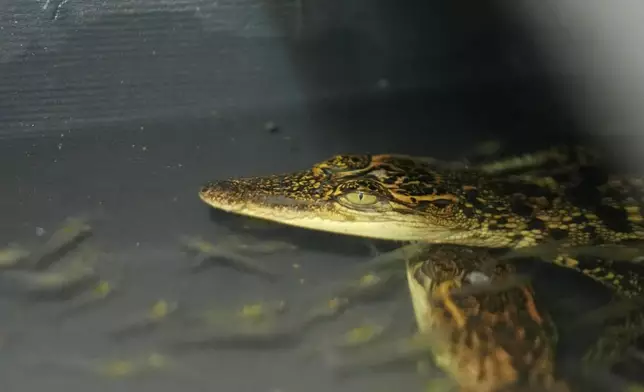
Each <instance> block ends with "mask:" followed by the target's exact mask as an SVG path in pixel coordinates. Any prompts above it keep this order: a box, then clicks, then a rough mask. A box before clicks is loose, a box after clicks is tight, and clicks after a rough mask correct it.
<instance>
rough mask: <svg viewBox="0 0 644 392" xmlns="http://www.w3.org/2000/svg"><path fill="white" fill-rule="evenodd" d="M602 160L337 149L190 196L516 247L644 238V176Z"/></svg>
mask: <svg viewBox="0 0 644 392" xmlns="http://www.w3.org/2000/svg"><path fill="white" fill-rule="evenodd" d="M602 163H603V162H601V160H600V159H599V158H597V157H596V156H594V155H592V154H590V153H586V150H584V149H581V148H580V149H569V150H566V149H552V150H548V151H546V152H539V153H535V154H532V155H526V156H524V157H520V158H516V159H510V160H507V161H499V162H494V163H491V164H487V165H481V166H478V167H467V166H465V165H457V164H449V163H446V162H441V161H437V160H433V159H429V158H419V157H411V156H404V155H338V156H335V157H333V158H331V159H329V160H326V161H324V162H320V163H317V164H315V165H313V167H312V168H310V169H308V170H302V171H299V172H294V173H287V174H283V175H271V176H265V177H252V178H239V179H230V180H222V181H213V182H210V183H208V184H206V185H205V186H203V187H202V189H201V190H200V192H199V196H200V197H201V199H202V200H203V201H204V202H206V203H207V204H209V205H210V206H212V207H215V208H217V209H220V210H224V211H229V212H233V213H237V214H241V215H245V216H249V217H255V218H262V219H266V220H271V221H275V222H279V223H283V224H288V225H292V226H298V227H303V228H308V229H315V230H322V231H328V232H334V233H339V234H346V235H353V236H362V237H370V238H378V239H387V240H397V241H423V242H427V243H435V244H455V245H464V246H480V247H487V248H514V249H518V248H528V247H533V246H536V245H539V244H546V243H552V242H556V243H557V244H559V245H561V246H579V245H598V244H619V243H626V242H629V241H637V240H642V239H644V215H643V214H642V208H643V207H644V199H643V197H644V192H643V190H644V180H643V179H641V178H631V177H628V176H622V175H618V174H615V173H613V172H611V171H610V170H606V169H605V168H604V167H603V166H602ZM526 167H528V169H530V170H526ZM515 169H516V170H515ZM553 261H554V262H555V263H557V264H559V265H561V266H564V267H568V268H572V269H575V270H577V271H580V272H582V273H583V274H585V275H587V276H589V277H591V278H593V279H595V280H597V281H599V282H601V283H603V284H604V285H606V286H608V287H610V288H611V289H617V290H618V291H620V292H622V293H625V294H627V295H628V296H632V295H634V294H639V293H641V292H642V287H640V282H639V281H638V280H637V279H635V278H633V276H632V275H630V274H618V273H616V272H615V271H613V270H612V267H611V266H610V265H608V264H602V263H601V261H600V260H597V259H593V258H590V259H588V260H583V261H580V260H577V259H572V258H570V257H565V253H561V255H560V256H559V257H557V258H556V259H555V260H553Z"/></svg>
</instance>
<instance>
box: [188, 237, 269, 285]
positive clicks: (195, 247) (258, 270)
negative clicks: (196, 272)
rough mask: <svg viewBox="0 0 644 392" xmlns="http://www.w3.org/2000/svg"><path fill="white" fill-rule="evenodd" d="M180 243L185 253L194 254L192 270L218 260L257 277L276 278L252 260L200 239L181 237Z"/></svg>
mask: <svg viewBox="0 0 644 392" xmlns="http://www.w3.org/2000/svg"><path fill="white" fill-rule="evenodd" d="M180 242H181V244H182V246H183V247H184V249H186V251H188V252H190V253H193V254H195V257H196V260H197V262H196V264H195V265H194V266H193V269H200V268H203V266H204V264H205V263H206V262H212V261H215V260H218V261H222V262H223V263H224V264H226V265H228V266H230V267H232V268H235V269H237V270H240V271H243V272H248V273H252V274H256V275H259V276H261V277H263V278H266V279H268V280H274V279H276V278H277V277H278V275H277V274H276V273H274V272H272V271H270V270H268V269H266V268H264V267H263V266H261V265H260V264H258V263H257V262H255V261H254V260H253V259H251V258H249V257H247V256H244V255H242V254H239V253H238V252H235V251H232V250H229V249H227V248H226V247H223V246H219V245H214V244H212V243H210V242H207V241H204V240H202V239H201V238H198V237H187V236H183V237H181V239H180Z"/></svg>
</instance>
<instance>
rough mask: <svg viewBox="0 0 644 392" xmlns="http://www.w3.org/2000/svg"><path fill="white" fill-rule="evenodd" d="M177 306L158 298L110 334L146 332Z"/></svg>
mask: <svg viewBox="0 0 644 392" xmlns="http://www.w3.org/2000/svg"><path fill="white" fill-rule="evenodd" d="M178 308H179V305H178V303H177V302H168V301H166V300H163V299H161V300H158V301H156V302H155V303H154V304H153V305H152V307H150V309H149V310H148V311H147V313H146V314H145V315H143V316H142V317H141V316H139V317H136V318H135V319H134V320H132V321H130V322H127V323H126V324H125V325H124V326H123V327H120V328H118V329H116V330H115V331H113V332H112V333H111V334H110V335H111V336H112V337H113V338H125V337H130V336H133V335H138V334H141V333H148V332H150V331H151V330H152V329H153V328H155V327H157V326H158V325H159V324H160V323H161V322H162V321H164V320H166V319H167V318H168V317H169V316H170V315H172V314H174V313H175V312H176V311H177V309H178Z"/></svg>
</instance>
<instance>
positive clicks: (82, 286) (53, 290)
mask: <svg viewBox="0 0 644 392" xmlns="http://www.w3.org/2000/svg"><path fill="white" fill-rule="evenodd" d="M85 256H86V255H79V256H77V257H76V258H75V259H73V260H71V261H69V262H67V263H65V265H63V266H61V267H59V268H57V269H56V270H50V271H5V272H4V273H2V274H1V275H0V281H2V283H3V284H2V288H1V289H0V290H2V291H3V292H5V293H11V294H25V295H27V296H29V297H31V298H35V299H69V298H71V297H73V296H74V295H76V294H77V293H78V292H81V291H84V290H86V289H87V288H88V287H91V286H92V285H93V284H96V282H97V281H98V280H99V278H98V274H97V272H96V270H95V269H94V267H93V266H92V264H91V263H89V262H88V261H87V260H86V259H85Z"/></svg>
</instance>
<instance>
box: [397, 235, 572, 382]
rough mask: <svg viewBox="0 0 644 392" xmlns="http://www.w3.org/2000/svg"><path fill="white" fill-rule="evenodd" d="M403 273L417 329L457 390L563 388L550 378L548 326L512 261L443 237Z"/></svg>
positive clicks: (552, 335) (552, 336) (552, 340)
mask: <svg viewBox="0 0 644 392" xmlns="http://www.w3.org/2000/svg"><path fill="white" fill-rule="evenodd" d="M407 274H408V276H407V278H408V279H407V281H408V284H409V290H410V293H411V297H412V302H413V307H414V313H415V315H416V322H417V325H418V328H419V331H420V334H419V337H420V338H421V339H422V337H423V336H425V337H426V339H427V340H430V341H431V343H430V344H429V348H430V351H431V352H432V354H433V356H434V359H435V363H436V365H438V366H439V367H440V368H442V369H443V370H444V371H445V372H446V373H447V374H448V375H449V376H451V378H452V379H453V380H454V382H456V383H457V384H458V386H459V387H460V390H461V391H462V392H466V391H477V392H492V391H501V390H503V391H518V390H527V389H529V390H538V391H544V392H545V391H561V392H563V391H569V388H568V386H567V385H566V383H565V382H563V381H556V379H555V366H554V365H555V348H556V343H557V334H556V329H555V326H554V324H553V322H552V320H551V319H550V317H549V315H548V314H547V312H545V311H544V309H543V308H542V307H541V306H540V305H539V304H538V303H537V301H536V300H535V297H534V292H533V290H532V287H531V285H530V283H529V282H527V281H522V280H521V279H518V277H517V276H516V274H515V268H514V265H513V264H511V263H507V262H506V263H497V261H496V259H495V258H493V257H492V256H491V255H490V254H489V253H488V252H487V251H485V250H483V249H480V248H479V249H472V248H467V247H461V246H450V245H444V246H437V247H434V248H432V250H431V251H430V252H428V255H427V258H425V259H424V260H421V261H420V262H408V266H407Z"/></svg>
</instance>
